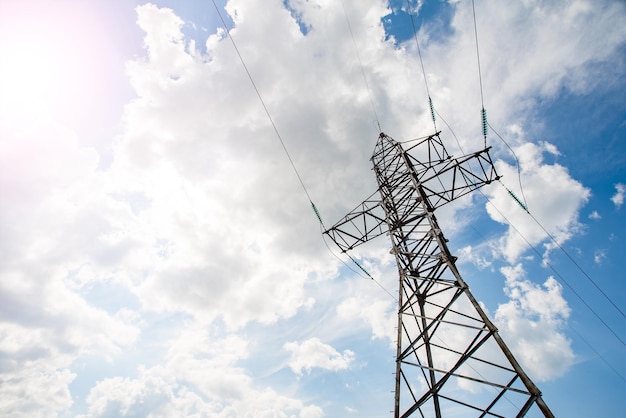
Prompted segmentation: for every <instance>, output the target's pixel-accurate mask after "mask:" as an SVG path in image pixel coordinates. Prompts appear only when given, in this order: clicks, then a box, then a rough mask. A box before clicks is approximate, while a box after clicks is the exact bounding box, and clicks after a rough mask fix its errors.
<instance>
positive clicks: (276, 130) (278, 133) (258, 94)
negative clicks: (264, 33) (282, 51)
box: [211, 0, 313, 204]
mask: <svg viewBox="0 0 626 418" xmlns="http://www.w3.org/2000/svg"><path fill="white" fill-rule="evenodd" d="M211 2H212V3H213V7H215V11H216V12H217V14H218V16H219V18H220V20H221V21H222V25H224V29H225V30H226V34H227V35H228V39H230V42H231V43H232V44H233V48H234V49H235V52H237V56H238V57H239V61H241V65H242V66H243V68H244V70H246V74H247V75H248V78H249V79H250V83H252V87H253V88H254V91H255V92H256V95H257V97H258V98H259V101H260V102H261V105H262V106H263V110H265V114H266V115H267V118H268V119H269V121H270V123H271V124H272V128H274V132H275V133H276V137H277V138H278V140H279V141H280V145H281V146H282V147H283V151H285V154H286V155H287V158H288V159H289V163H290V164H291V168H293V171H294V173H296V177H298V181H299V182H300V185H301V186H302V190H304V193H305V194H306V197H307V198H308V199H309V202H311V204H313V201H312V200H311V196H310V195H309V192H308V190H307V188H306V186H305V185H304V182H303V181H302V177H300V173H299V172H298V169H297V168H296V165H295V164H294V162H293V159H292V158H291V155H290V154H289V151H288V150H287V147H286V146H285V142H284V141H283V138H282V136H281V135H280V132H278V128H277V127H276V123H274V119H273V118H272V115H271V114H270V111H269V110H268V108H267V106H266V105H265V100H263V96H261V92H260V91H259V89H258V88H257V85H256V83H255V82H254V79H253V78H252V74H250V71H249V70H248V66H247V65H246V62H245V61H244V60H243V57H242V56H241V53H240V52H239V48H237V44H236V43H235V40H234V39H233V37H232V35H231V34H230V30H228V26H226V22H225V21H224V18H223V17H222V13H221V12H220V10H219V8H218V7H217V4H215V0H211Z"/></svg>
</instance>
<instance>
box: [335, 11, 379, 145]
mask: <svg viewBox="0 0 626 418" xmlns="http://www.w3.org/2000/svg"><path fill="white" fill-rule="evenodd" d="M341 7H342V9H343V15H344V17H345V18H346V23H347V24H348V30H349V31H350V36H351V37H352V44H353V45H354V51H355V52H356V57H357V59H358V60H359V65H360V67H361V74H362V75H363V80H364V81H365V86H366V87H367V94H368V95H369V99H370V105H371V106H372V111H373V112H374V117H375V118H376V124H377V125H378V132H379V133H382V129H381V127H380V119H379V118H378V113H377V112H376V106H375V105H374V98H373V96H372V90H371V89H370V84H369V83H368V81H367V76H366V75H365V67H364V66H363V61H362V60H361V55H360V54H359V48H358V46H357V44H356V40H355V39H354V33H353V32H352V25H351V24H350V19H348V13H347V12H346V6H345V4H344V3H343V0H341Z"/></svg>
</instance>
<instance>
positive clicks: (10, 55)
mask: <svg viewBox="0 0 626 418" xmlns="http://www.w3.org/2000/svg"><path fill="white" fill-rule="evenodd" d="M0 56H1V57H2V61H1V62H0V83H1V84H0V86H1V87H0V91H1V92H2V96H3V99H4V100H9V101H17V102H22V101H32V100H36V101H41V102H44V103H46V104H53V103H51V102H53V101H54V100H55V99H57V97H55V93H56V92H55V90H56V89H58V87H59V86H60V85H63V84H64V80H63V76H62V74H61V71H60V66H59V63H58V62H57V59H60V58H61V57H58V58H57V57H55V51H54V48H53V47H52V46H51V45H46V44H45V42H44V41H43V40H41V41H35V40H29V39H27V40H22V41H21V42H14V43H12V44H5V45H2V47H0Z"/></svg>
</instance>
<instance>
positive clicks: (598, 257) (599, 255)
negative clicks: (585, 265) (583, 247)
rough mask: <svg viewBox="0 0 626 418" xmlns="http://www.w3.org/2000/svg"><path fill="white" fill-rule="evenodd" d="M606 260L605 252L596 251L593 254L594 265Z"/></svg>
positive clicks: (603, 250)
mask: <svg viewBox="0 0 626 418" xmlns="http://www.w3.org/2000/svg"><path fill="white" fill-rule="evenodd" d="M604 260H606V250H605V249H602V250H596V251H595V252H594V254H593V261H594V262H595V263H596V264H602V263H603V262H604Z"/></svg>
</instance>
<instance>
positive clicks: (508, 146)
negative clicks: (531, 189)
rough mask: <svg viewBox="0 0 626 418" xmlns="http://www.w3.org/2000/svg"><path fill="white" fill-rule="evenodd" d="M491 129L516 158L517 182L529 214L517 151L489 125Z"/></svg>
mask: <svg viewBox="0 0 626 418" xmlns="http://www.w3.org/2000/svg"><path fill="white" fill-rule="evenodd" d="M488 125H489V124H488ZM489 128H491V131H492V132H493V133H494V134H496V136H497V137H498V138H500V141H502V143H503V144H504V145H506V147H507V148H508V149H509V151H511V154H513V158H515V165H516V166H517V181H518V183H519V189H520V192H521V193H522V199H523V202H524V205H523V206H525V208H524V209H525V210H526V212H528V209H527V208H528V202H527V201H526V196H525V195H524V187H523V186H522V167H521V165H520V162H519V159H518V158H517V154H516V153H515V151H514V150H513V148H511V146H510V145H509V144H508V142H506V141H505V140H504V138H502V136H501V135H500V134H499V133H498V131H496V130H495V129H493V126H491V125H489ZM507 190H508V189H507ZM509 193H512V192H510V191H509Z"/></svg>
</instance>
